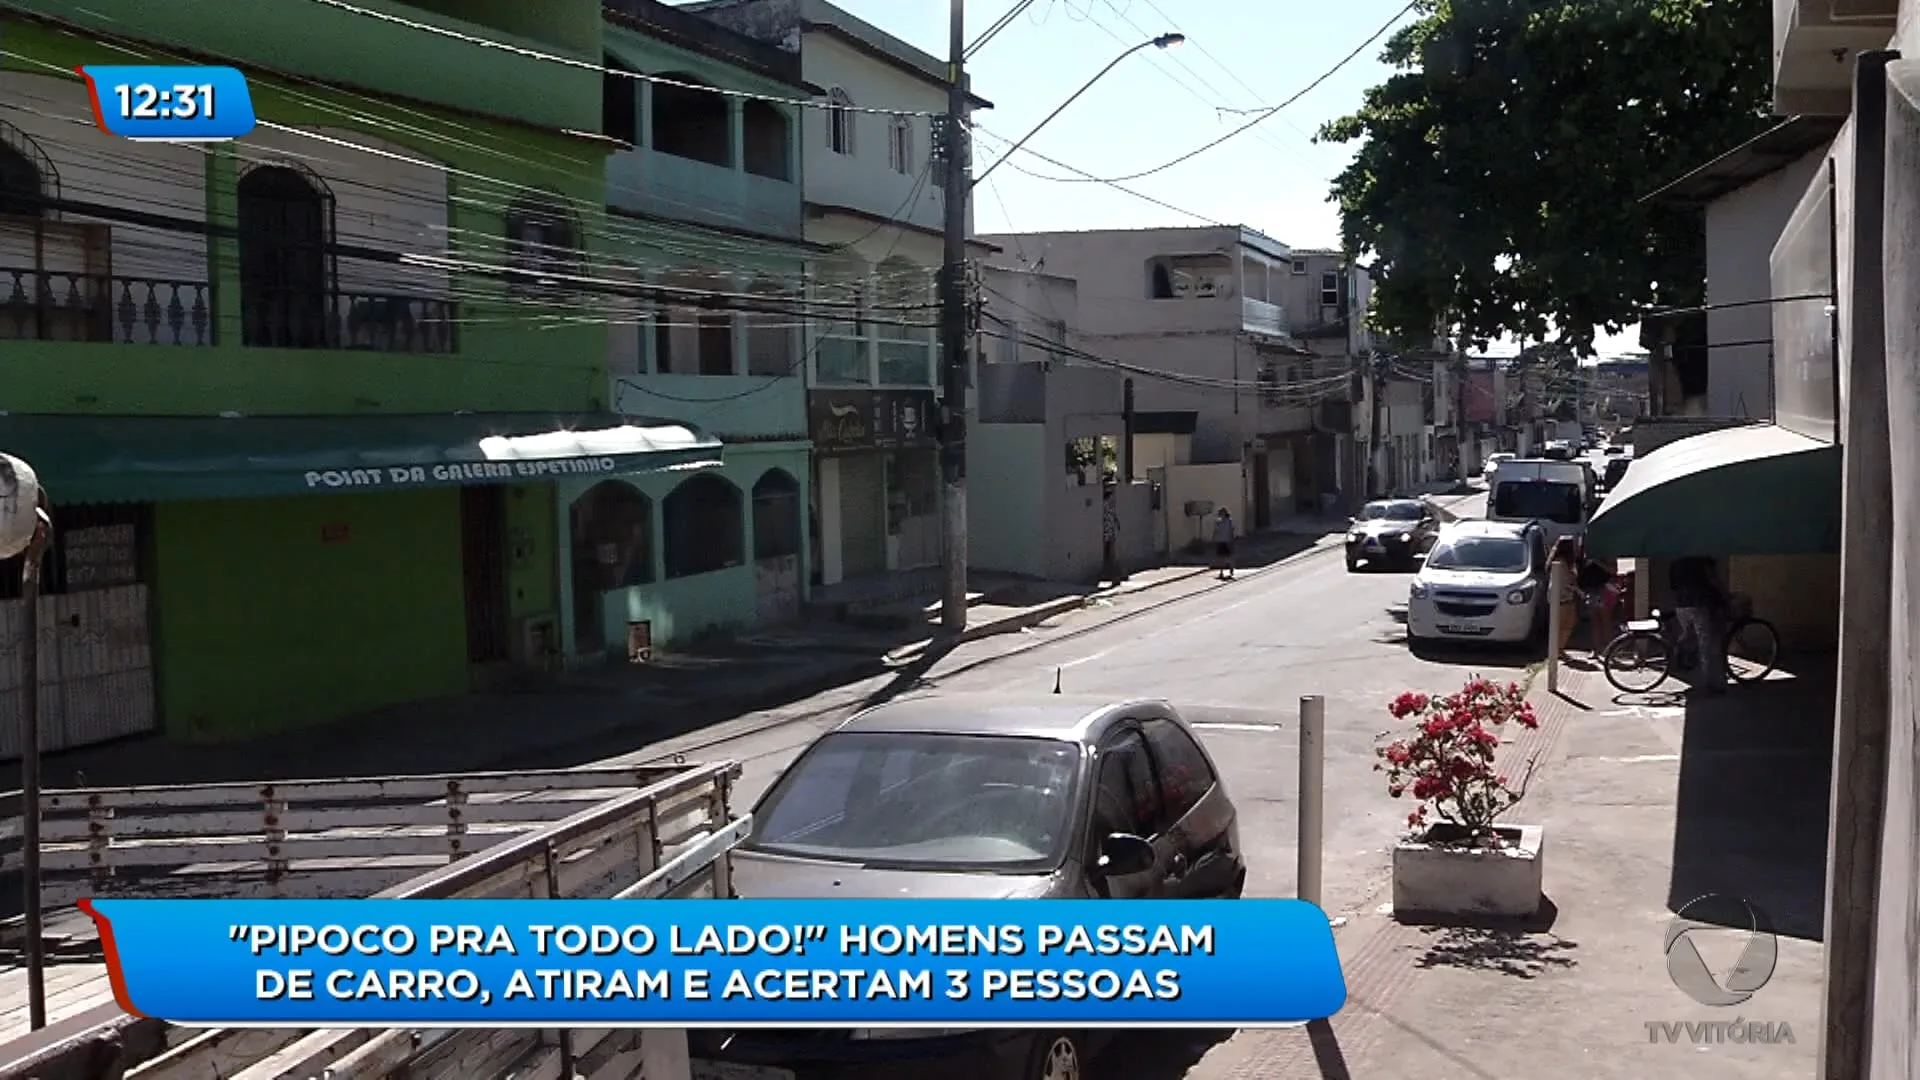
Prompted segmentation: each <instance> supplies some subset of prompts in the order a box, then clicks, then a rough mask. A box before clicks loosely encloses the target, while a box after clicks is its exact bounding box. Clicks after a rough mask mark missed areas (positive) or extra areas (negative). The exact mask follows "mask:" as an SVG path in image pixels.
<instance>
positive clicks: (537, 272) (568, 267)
mask: <svg viewBox="0 0 1920 1080" xmlns="http://www.w3.org/2000/svg"><path fill="white" fill-rule="evenodd" d="M506 224H507V269H508V270H509V271H510V272H511V274H510V276H509V277H508V279H507V289H508V291H509V292H511V293H513V294H514V295H516V296H531V297H555V296H566V295H569V294H571V293H572V292H574V291H575V290H577V289H578V287H579V284H580V282H579V279H580V278H581V277H582V276H584V275H585V272H586V265H585V263H586V260H585V259H584V258H583V256H582V239H581V229H580V219H579V218H577V217H575V216H574V213H573V208H572V207H571V206H570V205H569V204H568V203H567V200H565V199H563V198H561V197H560V196H559V195H554V194H549V195H546V196H528V197H525V198H521V199H519V200H516V201H515V202H514V204H513V206H512V207H510V208H509V209H508V210H507V221H506Z"/></svg>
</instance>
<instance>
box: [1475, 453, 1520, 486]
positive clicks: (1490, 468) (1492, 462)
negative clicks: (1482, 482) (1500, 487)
mask: <svg viewBox="0 0 1920 1080" xmlns="http://www.w3.org/2000/svg"><path fill="white" fill-rule="evenodd" d="M1514 457H1515V455H1513V454H1509V453H1507V452H1505V451H1501V452H1500V453H1497V454H1488V455H1487V463H1486V464H1485V465H1482V466H1481V467H1480V475H1481V476H1484V477H1486V478H1487V479H1488V480H1492V479H1493V474H1494V473H1497V472H1499V471H1500V463H1501V462H1503V461H1512V460H1513V459H1514Z"/></svg>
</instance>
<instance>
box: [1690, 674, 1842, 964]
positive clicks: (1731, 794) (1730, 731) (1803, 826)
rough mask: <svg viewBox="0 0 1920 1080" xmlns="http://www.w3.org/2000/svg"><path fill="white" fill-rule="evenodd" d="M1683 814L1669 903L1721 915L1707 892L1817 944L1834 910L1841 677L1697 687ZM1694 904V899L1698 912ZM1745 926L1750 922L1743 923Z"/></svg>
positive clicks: (1702, 915) (1703, 916)
mask: <svg viewBox="0 0 1920 1080" xmlns="http://www.w3.org/2000/svg"><path fill="white" fill-rule="evenodd" d="M1684 703H1685V708H1686V720H1685V734H1684V735H1683V738H1682V743H1681V748H1680V779H1679V792H1678V796H1677V799H1676V806H1675V811H1674V819H1675V820H1674V835H1673V870H1672V876H1671V879H1670V881H1669V885H1668V892H1667V907H1668V908H1669V909H1670V910H1672V911H1675V912H1679V911H1681V910H1682V909H1687V911H1686V913H1687V915H1688V917H1690V918H1695V919H1699V920H1700V921H1703V922H1710V921H1712V919H1711V918H1710V917H1709V916H1710V912H1707V911H1705V910H1704V909H1705V908H1711V907H1713V906H1714V905H1699V904H1695V901H1697V900H1699V899H1700V898H1701V897H1707V896H1714V897H1722V898H1728V899H1729V900H1732V901H1745V904H1740V903H1731V904H1722V905H1719V906H1721V907H1729V908H1731V909H1735V910H1737V912H1738V917H1737V920H1736V921H1744V920H1745V919H1746V914H1745V911H1746V907H1747V905H1751V906H1752V908H1754V909H1756V910H1757V911H1759V912H1761V913H1762V914H1763V915H1764V917H1765V919H1766V921H1768V922H1770V923H1771V924H1772V929H1773V931H1774V932H1775V933H1778V934H1781V935H1784V936H1787V937H1793V938H1800V939H1803V940H1807V941H1818V940H1820V937H1821V934H1822V925H1823V920H1824V916H1825V913H1826V865H1827V822H1828V814H1829V801H1828V800H1829V783H1830V779H1831V777H1830V774H1831V773H1832V765H1833V676H1832V671H1831V668H1830V667H1827V666H1825V665H1822V666H1819V667H1816V668H1815V669H1814V670H1812V671H1810V672H1801V673H1799V674H1798V677H1795V678H1783V679H1769V680H1766V681H1763V682H1758V683H1748V684H1742V685H1736V686H1733V687H1730V688H1729V689H1728V690H1727V692H1726V693H1724V694H1721V695H1718V696H1705V695H1700V694H1689V695H1687V696H1686V697H1685V699H1684ZM1689 905H1694V906H1693V907H1691V908H1689ZM1736 928H1745V927H1736Z"/></svg>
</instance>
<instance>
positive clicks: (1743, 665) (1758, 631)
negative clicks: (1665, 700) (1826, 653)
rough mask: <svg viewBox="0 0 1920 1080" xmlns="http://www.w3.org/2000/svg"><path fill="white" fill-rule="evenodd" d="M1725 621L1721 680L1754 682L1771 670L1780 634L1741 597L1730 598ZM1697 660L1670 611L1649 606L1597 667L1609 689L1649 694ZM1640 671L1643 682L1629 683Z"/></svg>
mask: <svg viewBox="0 0 1920 1080" xmlns="http://www.w3.org/2000/svg"><path fill="white" fill-rule="evenodd" d="M1730 614H1731V618H1729V620H1728V622H1727V640H1726V648H1727V668H1726V670H1727V678H1728V679H1730V680H1731V681H1733V682H1737V683H1744V682H1757V681H1759V680H1761V679H1764V678H1766V677H1767V676H1768V675H1771V674H1772V673H1773V668H1774V664H1775V663H1777V662H1778V661H1779V658H1780V635H1779V633H1778V631H1776V630H1774V628H1773V624H1772V623H1770V622H1768V621H1766V620H1765V619H1757V618H1754V616H1753V613H1752V609H1751V604H1750V603H1749V602H1748V600H1747V598H1746V597H1744V596H1735V597H1734V598H1733V604H1732V610H1731V612H1730ZM1698 664H1699V655H1698V648H1697V643H1696V642H1694V641H1693V639H1692V635H1690V634H1688V633H1686V631H1685V630H1684V629H1683V628H1682V627H1681V625H1680V616H1679V615H1678V613H1676V612H1672V611H1661V610H1659V609H1657V608H1656V609H1655V610H1654V611H1653V617H1652V618H1649V619H1634V620H1631V621H1629V622H1628V623H1627V624H1626V628H1625V629H1624V630H1622V631H1621V632H1620V635H1619V636H1618V637H1616V638H1614V639H1613V640H1612V641H1611V642H1608V643H1607V647H1606V649H1605V651H1603V652H1602V653H1601V654H1600V670H1601V671H1602V672H1603V673H1604V674H1605V675H1606V677H1607V681H1608V682H1609V683H1612V684H1613V687H1614V689H1616V690H1619V691H1620V692H1622V693H1626V694H1647V693H1651V692H1653V690H1655V689H1656V688H1658V687H1659V686H1660V684H1661V683H1664V682H1666V681H1667V679H1668V677H1670V676H1672V675H1674V674H1675V673H1678V672H1686V671H1692V670H1693V669H1694V668H1696V667H1697V666H1698ZM1637 675H1645V676H1647V678H1646V679H1645V681H1635V679H1634V677H1635V676H1637Z"/></svg>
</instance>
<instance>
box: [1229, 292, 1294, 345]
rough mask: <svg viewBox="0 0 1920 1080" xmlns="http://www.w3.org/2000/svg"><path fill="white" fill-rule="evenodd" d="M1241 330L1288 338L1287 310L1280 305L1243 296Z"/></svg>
mask: <svg viewBox="0 0 1920 1080" xmlns="http://www.w3.org/2000/svg"><path fill="white" fill-rule="evenodd" d="M1240 329H1241V330H1242V331H1243V332H1245V333H1249V334H1264V335H1266V336H1268V337H1276V338H1283V337H1286V336H1287V309H1285V308H1283V307H1281V306H1280V305H1279V304H1269V303H1267V302H1266V301H1265V300H1255V299H1253V298H1252V297H1244V296H1243V297H1241V298H1240Z"/></svg>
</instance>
